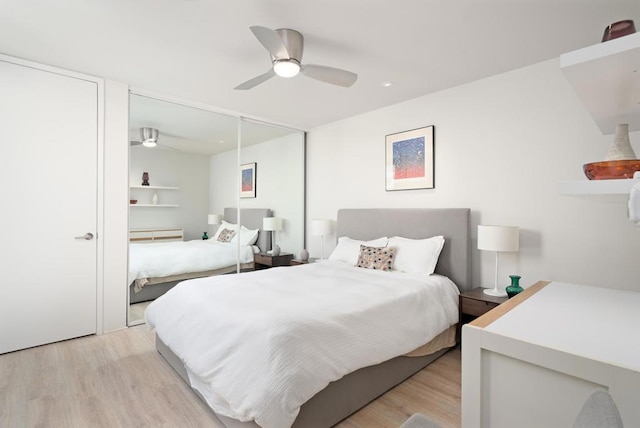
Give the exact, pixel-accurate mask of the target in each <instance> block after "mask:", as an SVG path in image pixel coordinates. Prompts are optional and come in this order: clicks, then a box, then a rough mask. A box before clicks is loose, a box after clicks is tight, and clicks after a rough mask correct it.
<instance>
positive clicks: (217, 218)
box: [207, 214, 222, 224]
mask: <svg viewBox="0 0 640 428" xmlns="http://www.w3.org/2000/svg"><path fill="white" fill-rule="evenodd" d="M207 223H209V224H220V223H222V215H220V214H209V215H208V216H207Z"/></svg>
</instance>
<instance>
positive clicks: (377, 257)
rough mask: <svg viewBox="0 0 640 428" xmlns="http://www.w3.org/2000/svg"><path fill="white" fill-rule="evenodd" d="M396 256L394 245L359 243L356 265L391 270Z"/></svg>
mask: <svg viewBox="0 0 640 428" xmlns="http://www.w3.org/2000/svg"><path fill="white" fill-rule="evenodd" d="M395 257H396V247H367V246H366V245H360V256H359V257H358V264H357V265H356V266H357V267H361V268H365V269H377V270H391V269H392V268H393V260H394V259H395Z"/></svg>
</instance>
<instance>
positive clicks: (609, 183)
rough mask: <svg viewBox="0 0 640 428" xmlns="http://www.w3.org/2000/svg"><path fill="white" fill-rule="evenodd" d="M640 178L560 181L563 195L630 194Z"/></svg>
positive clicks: (639, 181) (559, 188) (559, 186)
mask: <svg viewBox="0 0 640 428" xmlns="http://www.w3.org/2000/svg"><path fill="white" fill-rule="evenodd" d="M636 183H640V179H637V178H634V179H620V180H571V181H560V182H558V190H559V192H560V194H562V195H623V194H625V195H628V194H629V191H631V188H632V187H633V185H634V184H636Z"/></svg>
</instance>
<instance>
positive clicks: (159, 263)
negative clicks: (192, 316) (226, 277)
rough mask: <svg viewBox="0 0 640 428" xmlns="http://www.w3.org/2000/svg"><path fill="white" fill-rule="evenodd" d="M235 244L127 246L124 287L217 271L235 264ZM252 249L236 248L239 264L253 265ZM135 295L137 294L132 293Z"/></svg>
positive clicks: (202, 243)
mask: <svg viewBox="0 0 640 428" xmlns="http://www.w3.org/2000/svg"><path fill="white" fill-rule="evenodd" d="M237 245H238V244H237V243H235V242H220V241H215V240H212V239H209V240H192V241H174V242H159V243H153V244H136V243H133V244H130V245H129V277H128V280H129V282H128V284H131V283H132V282H133V281H135V280H137V279H143V278H155V277H165V276H171V275H180V274H185V273H191V272H203V271H208V270H214V269H220V268H223V267H227V266H231V265H235V264H236V254H237V249H238V246H237ZM253 253H254V247H253V246H251V245H247V246H242V247H240V263H250V262H252V261H253ZM138 283H142V282H136V288H137V287H138ZM136 291H139V290H136Z"/></svg>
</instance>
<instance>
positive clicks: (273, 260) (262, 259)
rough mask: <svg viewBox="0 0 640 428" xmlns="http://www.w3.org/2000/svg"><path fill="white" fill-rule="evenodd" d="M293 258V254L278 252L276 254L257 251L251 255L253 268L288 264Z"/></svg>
mask: <svg viewBox="0 0 640 428" xmlns="http://www.w3.org/2000/svg"><path fill="white" fill-rule="evenodd" d="M291 260H293V254H291V253H280V254H278V255H277V256H272V255H271V254H266V253H259V254H254V255H253V264H254V267H255V270H259V269H268V268H270V267H275V266H289V265H291Z"/></svg>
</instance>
